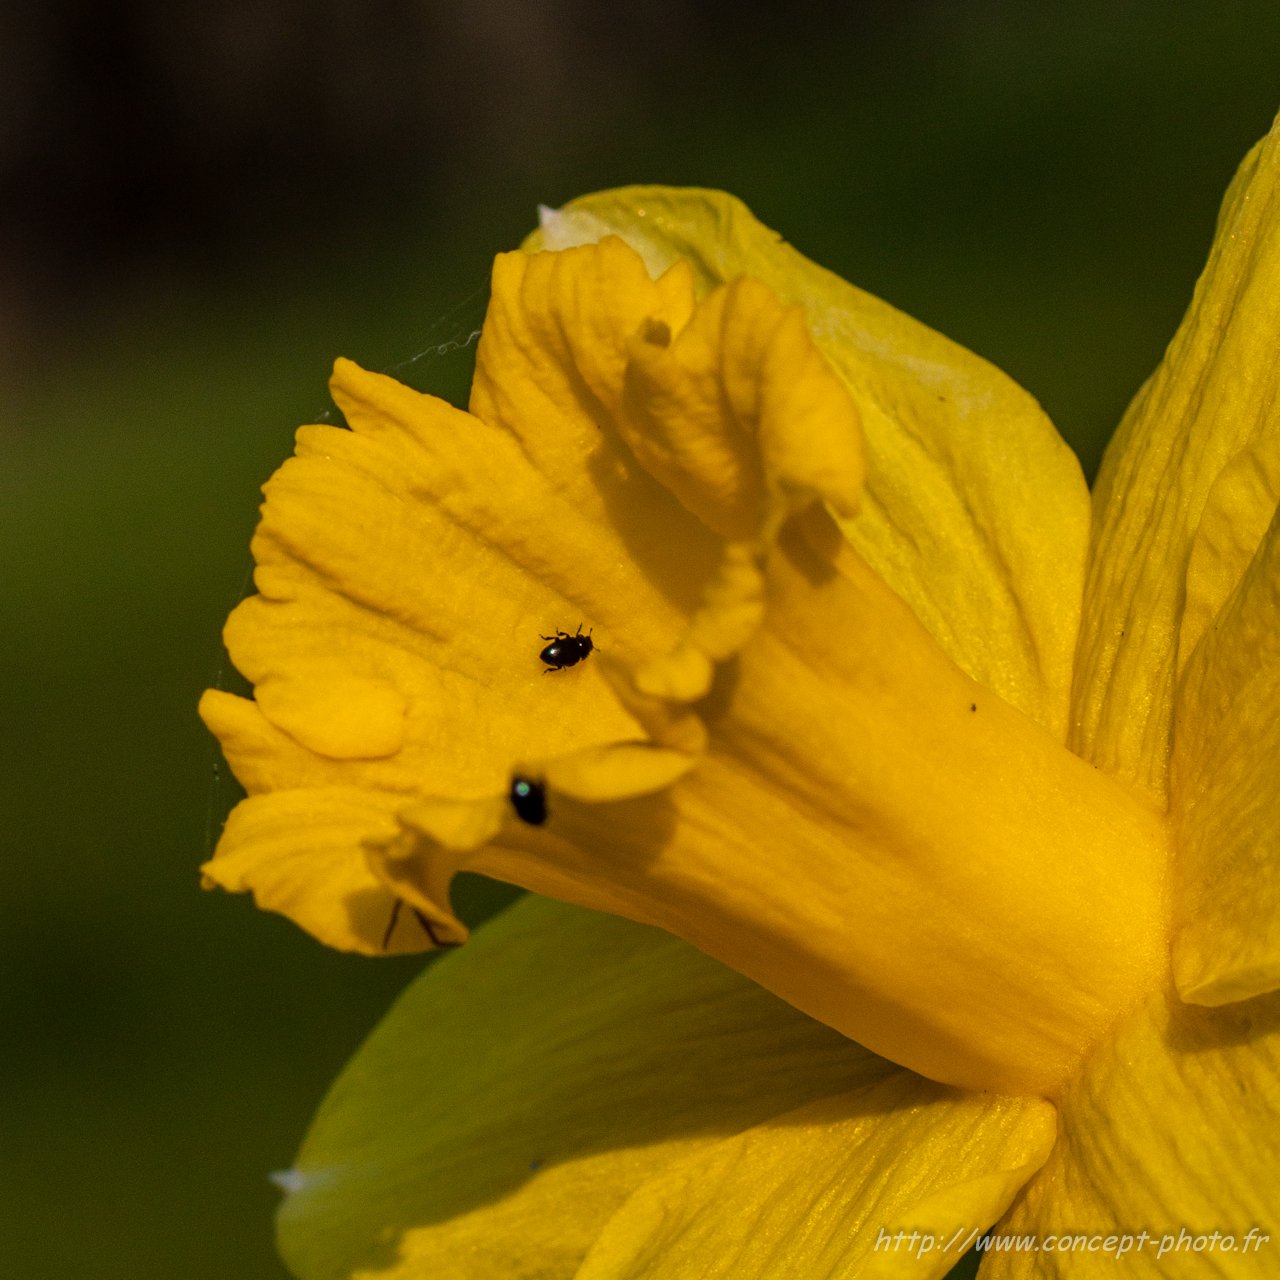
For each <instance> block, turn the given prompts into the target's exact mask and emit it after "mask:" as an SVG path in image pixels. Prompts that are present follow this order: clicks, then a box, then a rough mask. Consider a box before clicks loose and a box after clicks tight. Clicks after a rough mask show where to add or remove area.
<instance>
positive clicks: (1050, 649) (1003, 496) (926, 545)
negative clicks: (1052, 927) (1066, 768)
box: [526, 187, 1089, 736]
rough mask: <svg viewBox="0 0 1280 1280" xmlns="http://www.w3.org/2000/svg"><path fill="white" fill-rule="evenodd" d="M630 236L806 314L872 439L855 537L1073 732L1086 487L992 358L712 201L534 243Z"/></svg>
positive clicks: (964, 658)
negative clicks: (1070, 704)
mask: <svg viewBox="0 0 1280 1280" xmlns="http://www.w3.org/2000/svg"><path fill="white" fill-rule="evenodd" d="M609 234H616V235H620V236H622V237H623V239H625V240H626V241H627V242H628V243H629V244H630V245H632V246H633V247H634V248H635V249H636V250H637V251H638V252H639V253H640V254H641V255H642V256H643V257H644V259H645V261H646V263H647V264H648V266H649V270H650V272H651V273H652V274H658V273H660V272H662V271H664V270H666V269H667V268H668V267H669V266H670V264H671V263H672V262H674V261H676V260H677V259H688V260H689V261H690V262H691V263H692V264H693V268H694V272H695V275H696V279H697V282H698V285H699V287H700V289H701V290H702V291H704V292H705V291H708V290H710V289H711V288H712V287H714V286H715V285H718V284H722V283H724V282H726V281H729V280H733V279H735V278H737V277H738V276H742V275H746V276H751V277H753V278H754V279H755V280H758V281H760V282H762V283H763V284H765V285H767V286H768V287H769V288H770V289H771V290H772V291H773V292H774V293H776V294H777V296H778V297H779V298H781V299H782V301H783V302H785V303H791V304H797V303H798V304H800V305H801V306H803V307H804V310H805V315H806V318H807V320H808V325H809V329H810V331H811V333H812V334H813V338H814V340H815V341H816V343H817V345H818V347H819V349H820V350H821V351H822V353H823V354H824V355H825V356H826V358H827V359H828V360H829V361H830V363H831V365H832V367H833V368H834V370H835V371H836V373H837V374H838V375H839V376H840V378H841V379H842V380H843V381H844V383H845V385H846V386H847V388H848V390H849V393H850V394H851V396H852V397H853V400H854V402H855V403H856V405H857V408H858V412H859V415H860V417H861V420H862V429H863V433H864V435H865V437H866V442H867V452H868V456H869V462H868V479H867V489H866V500H865V502H864V503H863V506H862V509H861V511H860V513H859V515H858V517H857V519H856V521H854V522H852V523H849V524H847V526H846V533H847V535H848V536H849V537H850V539H851V540H852V541H853V542H854V544H855V545H856V546H857V547H858V548H859V550H860V551H861V552H862V553H863V555H864V556H865V557H866V559H867V560H868V562H869V563H870V564H871V565H872V567H873V568H874V569H876V570H877V571H878V572H879V573H880V574H881V575H882V576H883V577H884V578H885V580H886V581H887V582H888V583H889V584H890V585H891V586H892V587H893V588H894V590H896V591H897V592H898V593H899V594H900V595H901V596H902V597H903V598H904V599H905V600H906V601H907V602H908V604H910V605H911V607H912V609H913V610H914V611H915V613H916V614H917V616H918V617H919V618H920V620H921V621H922V622H923V623H924V625H925V626H926V627H927V628H928V629H929V630H930V632H931V633H932V634H933V635H934V636H935V637H936V638H937V639H938V641H939V642H940V643H941V644H942V646H943V648H944V649H945V650H946V651H947V653H948V654H949V655H950V656H951V657H952V658H953V659H954V660H955V661H956V662H957V663H958V664H959V665H960V666H961V668H963V669H964V670H965V671H966V672H967V673H968V674H969V675H971V676H972V677H973V678H974V679H976V680H978V681H979V682H980V683H981V684H984V685H986V686H987V687H988V688H990V689H992V690H994V691H995V692H997V693H999V694H1000V695H1001V697H1003V698H1005V699H1006V700H1007V701H1009V702H1011V703H1012V704H1013V705H1014V706H1016V707H1018V708H1019V709H1020V710H1022V711H1024V712H1025V713H1026V714H1028V715H1030V716H1032V717H1033V718H1034V719H1036V720H1038V721H1039V722H1040V723H1041V724H1042V725H1044V726H1045V727H1047V728H1048V729H1049V730H1050V731H1051V732H1053V733H1055V734H1056V735H1058V736H1062V735H1063V734H1064V733H1065V731H1066V722H1067V701H1066V690H1067V688H1068V685H1069V682H1070V677H1071V663H1072V657H1073V651H1074V647H1075V641H1076V631H1077V626H1078V620H1079V600H1080V590H1081V584H1082V581H1083V573H1084V561H1085V548H1086V540H1087V525H1088V510H1089V508H1088V502H1089V499H1088V493H1087V491H1086V489H1085V485H1084V481H1083V479H1082V477H1081V475H1080V469H1079V466H1078V464H1077V463H1076V460H1075V458H1074V456H1073V455H1072V454H1071V451H1070V450H1069V449H1068V448H1067V447H1066V445H1065V444H1063V442H1062V441H1061V440H1060V439H1059V438H1058V436H1057V434H1056V432H1054V430H1053V427H1052V426H1051V424H1050V423H1049V421H1048V419H1047V418H1046V417H1045V416H1044V414H1043V413H1042V412H1041V410H1040V408H1039V406H1038V405H1037V404H1036V403H1035V402H1034V401H1033V400H1032V399H1031V397H1030V396H1028V395H1027V394H1026V393H1025V392H1024V391H1022V390H1021V389H1020V388H1019V387H1017V386H1016V385H1015V384H1014V383H1013V382H1011V381H1010V380H1009V379H1008V378H1007V377H1005V375H1004V374H1002V373H1001V372H1000V371H999V370H997V369H995V368H993V367H992V366H991V365H989V364H987V362H986V361H984V360H982V359H980V358H979V357H977V356H975V355H972V354H971V353H970V352H968V351H965V350H964V349H963V348H961V347H958V346H956V345H955V344H954V343H952V342H950V341H948V340H947V339H946V338H944V337H942V336H941V335H940V334H937V333H935V332H933V331H932V330H931V329H928V328H927V327H926V326H924V325H922V324H919V323H918V322H916V321H914V320H912V319H910V318H909V317H908V316H905V315H903V314H902V313H901V312H898V311H896V310H894V309H893V308H892V307H890V306H888V305H887V304H885V303H883V302H881V301H880V300H879V299H877V298H873V297H871V296H870V295H868V294H865V293H863V292H861V291H860V290H858V289H855V288H853V287H852V286H851V285H848V284H846V283H845V282H844V281H842V280H840V279H839V278H838V277H836V276H834V275H832V274H831V273H830V272H828V271H824V270H823V269H822V268H821V267H818V266H817V265H815V264H814V263H812V262H810V261H808V260H807V259H806V258H804V257H802V256H801V255H800V254H798V253H797V252H796V251H795V250H794V249H792V248H791V246H790V245H787V244H786V243H784V242H783V241H782V240H781V239H780V238H779V237H778V236H777V234H776V233H775V232H772V231H770V230H769V229H768V228H767V227H764V226H762V225H761V224H760V223H759V222H757V221H756V220H755V219H754V218H753V217H752V216H751V214H750V212H749V211H748V210H747V209H746V207H745V206H744V205H742V204H741V202H739V201H737V200H735V199H733V197H731V196H727V195H724V194H723V193H721V192H716V191H700V190H693V189H689V190H680V189H676V188H669V187H626V188H622V189H620V190H616V191H606V192H601V193H599V194H597V195H592V196H586V197H583V198H582V199H579V200H575V201H573V202H572V203H571V204H569V205H567V206H566V207H565V208H564V209H561V210H555V211H551V210H547V211H545V212H544V224H543V228H542V230H541V231H540V232H538V233H535V235H534V236H532V237H531V238H530V239H529V241H528V242H527V246H526V247H528V248H530V249H541V248H551V249H563V248H565V247H567V246H568V245H573V244H582V243H588V242H592V241H596V240H599V239H601V238H602V237H603V236H606V235H609Z"/></svg>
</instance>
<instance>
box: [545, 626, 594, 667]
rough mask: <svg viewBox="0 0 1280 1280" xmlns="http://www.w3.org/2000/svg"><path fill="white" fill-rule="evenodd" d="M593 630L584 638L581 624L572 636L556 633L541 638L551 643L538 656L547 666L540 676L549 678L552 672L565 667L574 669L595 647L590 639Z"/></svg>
mask: <svg viewBox="0 0 1280 1280" xmlns="http://www.w3.org/2000/svg"><path fill="white" fill-rule="evenodd" d="M594 630H595V628H594V627H592V628H591V631H588V632H587V634H586V635H585V636H584V635H583V634H582V623H578V630H577V633H576V634H574V635H570V634H569V633H568V632H567V631H557V632H556V633H555V635H553V636H542V637H541V638H542V639H543V640H550V641H551V643H550V644H549V645H547V646H546V648H544V649H543V651H542V652H541V653H540V654H538V657H539V658H541V659H542V661H543V662H545V663H546V664H547V669H546V670H545V671H544V672H543V673H542V674H543V675H544V676H549V675H550V674H551V673H552V672H553V671H563V670H564V669H565V667H576V666H577V665H578V663H579V662H581V661H582V660H583V658H585V657H586V656H587V654H589V653H590V652H591V650H592V649H594V648H595V647H596V646H595V642H594V641H593V640H592V639H591V632H592V631H594Z"/></svg>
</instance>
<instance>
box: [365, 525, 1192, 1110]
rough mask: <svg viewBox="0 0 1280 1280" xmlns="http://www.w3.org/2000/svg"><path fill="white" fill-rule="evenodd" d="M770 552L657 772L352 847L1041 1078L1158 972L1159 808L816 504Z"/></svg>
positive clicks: (1034, 1083)
mask: <svg viewBox="0 0 1280 1280" xmlns="http://www.w3.org/2000/svg"><path fill="white" fill-rule="evenodd" d="M823 529H826V530H827V531H828V533H829V535H830V537H829V539H828V545H827V547H826V548H825V550H824V551H817V550H815V549H814V547H813V545H811V543H810V541H809V540H808V539H809V536H810V535H813V536H814V537H818V536H820V534H821V531H822V530H823ZM767 576H768V580H769V599H770V608H769V610H768V611H767V612H766V615H765V619H764V622H763V625H762V626H761V629H760V631H759V632H758V633H757V634H756V635H755V636H754V637H752V638H751V640H750V641H749V643H748V644H747V645H746V646H745V648H744V649H743V650H742V652H741V654H739V655H738V657H737V659H736V660H735V661H734V662H733V663H732V664H728V665H726V667H725V668H724V669H723V671H724V676H723V679H721V680H718V681H717V684H716V686H715V687H714V688H713V690H712V692H711V694H710V695H709V696H708V697H707V698H706V699H705V700H704V701H703V702H701V703H696V704H694V706H695V709H696V710H697V712H698V714H699V715H701V716H702V717H703V718H704V719H705V720H706V722H707V726H708V729H709V733H710V737H709V745H708V747H707V750H706V753H705V755H703V756H701V757H700V758H698V759H697V760H696V761H695V762H694V765H693V767H692V768H691V769H690V770H689V771H688V772H687V773H686V774H685V775H684V776H683V777H681V778H680V779H679V781H677V782H676V783H675V785H673V786H672V787H671V788H670V789H669V790H667V791H663V792H661V793H659V794H657V795H653V796H651V797H649V796H644V795H643V794H642V790H641V788H639V787H631V788H627V789H625V790H624V789H623V788H622V787H621V786H619V789H618V792H617V793H615V795H616V798H613V799H610V798H609V797H607V796H603V795H599V794H594V795H592V796H591V797H590V799H591V801H592V802H591V803H583V802H582V800H581V799H578V798H575V797H574V796H572V795H570V794H563V793H560V792H558V791H557V789H556V787H555V785H554V773H553V772H552V766H553V765H554V762H552V764H550V765H548V766H547V768H546V769H545V770H543V771H541V772H540V774H539V776H542V777H545V778H546V780H547V793H546V808H547V817H546V821H545V823H542V824H537V825H528V824H526V823H524V822H521V821H520V820H519V819H518V818H517V815H516V813H515V812H514V811H512V810H511V809H508V812H507V820H506V823H505V825H504V826H503V828H502V829H501V830H500V831H498V832H495V833H494V836H493V839H492V843H490V844H488V845H487V846H486V847H483V848H477V849H475V850H474V852H471V853H465V852H462V853H460V852H459V851H458V850H456V849H455V848H453V847H451V846H450V844H449V842H448V840H447V839H445V838H444V837H443V836H442V835H441V834H440V833H438V832H437V831H436V830H434V829H433V827H432V823H431V821H430V820H428V819H426V818H424V817H422V816H420V815H419V813H418V812H416V811H411V812H406V813H405V814H404V815H403V819H404V821H405V823H406V825H407V826H408V827H411V828H416V830H417V831H418V833H419V835H420V837H421V840H420V843H419V844H418V845H417V846H414V845H413V844H412V842H410V843H409V845H408V846H407V847H406V845H405V843H404V841H403V840H400V841H397V842H396V843H395V844H394V845H392V846H388V848H387V849H385V850H382V851H379V850H374V851H373V853H372V857H373V865H374V866H375V867H379V868H380V869H381V870H382V872H383V874H385V875H386V876H387V879H388V883H389V884H392V885H393V886H394V887H395V889H396V891H397V892H399V893H401V894H402V895H403V896H404V897H405V898H406V899H407V900H409V901H412V902H417V903H419V904H420V905H421V906H422V907H423V909H424V910H427V909H429V908H430V906H431V904H432V903H433V902H440V901H441V899H440V898H439V897H438V896H435V897H433V893H436V894H438V892H439V890H438V885H439V883H440V880H441V878H442V876H445V877H447V874H448V873H449V872H451V870H453V869H457V868H466V869H470V870H476V871H480V872H483V873H485V874H488V875H491V876H494V877H496V878H498V879H503V880H509V881H511V882H513V883H515V884H519V885H522V886H523V887H525V888H529V889H533V890H535V891H537V892H541V893H546V894H549V895H552V896H555V897H561V898H564V899H566V900H568V901H573V902H578V903H581V904H583V905H588V906H593V907H596V908H598V909H600V910H607V911H613V912H617V913H619V914H622V915H626V916H628V917H630V918H632V919H636V920H640V921H643V922H645V923H652V924H659V925H661V926H662V927H663V928H666V929H669V930H671V931H672V932H674V933H676V934H677V935H679V936H680V937H683V938H685V939H686V940H688V941H690V942H692V943H693V944H694V945H695V946H697V947H699V948H700V949H702V950H704V951H706V952H707V953H708V954H711V955H714V956H716V957H717V958H719V959H720V960H722V961H724V962H725V963H727V964H730V965H732V966H733V967H734V968H736V969H739V970H740V971H741V972H743V973H745V974H747V975H748V976H750V977H752V978H754V979H756V980H757V981H758V982H760V983H761V984H763V985H764V986H766V987H767V988H768V989H770V990H772V991H774V992H775V993H776V994H778V995H780V996H782V997H783V998H784V999H786V1000H788V1001H790V1002H791V1003H793V1004H795V1005H796V1006H797V1007H798V1008H801V1009H803V1010H805V1011H806V1012H807V1013H809V1014H811V1015H812V1016H814V1017H816V1018H820V1019H822V1020H823V1021H824V1022H827V1023H829V1024H830V1025H831V1026H833V1027H836V1028H837V1029H838V1030H840V1031H842V1032H844V1033H845V1034H846V1035H848V1036H850V1038H852V1039H855V1040H857V1041H859V1042H860V1043H862V1044H866V1045H868V1046H869V1047H871V1048H873V1049H875V1050H876V1051H877V1052H879V1053H882V1054H884V1055H885V1056H886V1057H889V1058H892V1059H893V1060H894V1061H896V1062H900V1063H902V1064H903V1065H905V1066H909V1067H911V1068H912V1069H913V1070H917V1071H920V1072H922V1073H923V1074H926V1075H929V1076H931V1077H933V1078H935V1079H941V1080H943V1081H946V1082H947V1083H952V1084H959V1085H962V1086H965V1087H972V1088H986V1089H993V1090H996V1091H1003V1092H1038V1091H1042V1090H1043V1091H1050V1090H1053V1089H1054V1088H1056V1087H1058V1086H1059V1085H1060V1084H1061V1082H1062V1081H1063V1079H1064V1078H1066V1077H1068V1076H1069V1075H1070V1074H1071V1073H1072V1072H1073V1071H1074V1070H1075V1068H1076V1066H1077V1065H1078V1062H1079V1060H1080V1058H1081V1056H1082V1055H1083V1054H1084V1053H1085V1052H1086V1051H1087V1049H1088V1048H1089V1046H1090V1045H1091V1043H1092V1042H1093V1041H1094V1039H1095V1038H1096V1037H1097V1036H1098V1035H1100V1034H1102V1033H1103V1032H1105V1030H1106V1028H1107V1027H1108V1026H1109V1024H1110V1023H1111V1021H1112V1020H1113V1019H1114V1018H1115V1017H1116V1016H1117V1015H1118V1014H1119V1013H1121V1012H1122V1011H1123V1010H1124V1009H1125V1008H1126V1007H1127V1006H1128V1005H1130V1004H1131V1003H1133V1002H1134V1001H1136V1000H1138V999H1140V998H1141V997H1142V995H1143V994H1145V992H1146V991H1147V990H1148V989H1149V984H1150V983H1151V981H1152V980H1153V974H1155V973H1158V972H1162V971H1163V966H1164V965H1165V963H1166V956H1167V936H1166V934H1165V926H1164V911H1163V902H1162V896H1163V895H1162V879H1163V875H1164V869H1165V858H1166V845H1165V833H1164V826H1163V822H1162V820H1161V818H1160V816H1159V815H1158V814H1156V813H1155V812H1154V811H1153V810H1151V809H1149V808H1148V807H1146V806H1145V805H1143V804H1141V803H1139V802H1137V801H1135V800H1134V799H1133V798H1132V797H1131V796H1130V795H1128V794H1127V793H1126V792H1124V791H1123V790H1122V789H1120V788H1118V787H1115V786H1114V785H1113V784H1112V783H1111V782H1110V781H1109V780H1108V779H1107V778H1106V777H1105V776H1104V775H1103V774H1101V773H1100V772H1099V771H1098V770H1097V769H1094V768H1092V767H1091V766H1089V765H1088V764H1086V763H1085V762H1084V761H1082V760H1080V759H1079V757H1077V756H1074V755H1072V754H1071V753H1070V752H1068V751H1067V750H1066V749H1065V748H1064V747H1063V746H1061V745H1060V744H1059V743H1057V742H1056V741H1055V740H1054V739H1053V738H1052V737H1050V736H1049V735H1048V734H1047V733H1045V732H1044V731H1043V730H1042V729H1040V728H1039V727H1038V726H1036V725H1035V724H1034V723H1033V722H1031V721H1030V720H1028V719H1027V718H1026V717H1024V716H1022V715H1021V714H1020V713H1019V712H1017V711H1016V710H1014V709H1013V708H1011V707H1009V706H1007V705H1006V704H1004V703H1002V702H1001V701H1000V700H999V699H998V698H996V697H994V696H993V695H992V694H991V693H990V692H989V691H988V690H984V689H982V688H981V687H980V686H978V685H976V684H975V683H974V682H972V681H971V680H969V679H968V678H967V677H966V676H964V675H963V673H961V672H960V671H959V670H958V669H957V668H956V667H955V666H954V665H953V664H951V663H950V662H949V661H948V659H947V658H946V657H945V655H943V654H942V653H941V651H940V650H939V648H938V646H937V645H936V643H935V642H934V641H933V639H932V638H931V637H930V636H929V635H928V634H927V633H926V632H925V631H924V629H923V628H922V627H921V626H920V624H919V623H918V621H917V620H916V619H915V617H914V615H913V614H912V613H911V611H910V610H909V609H907V607H906V606H905V605H904V604H903V602H902V601H901V600H899V599H898V598H897V597H896V596H894V595H893V593H892V592H890V591H889V590H888V588H886V587H885V586H884V584H883V583H882V582H880V580H879V579H878V578H877V577H876V576H875V575H874V574H873V573H871V571H870V570H869V569H868V568H867V567H866V565H865V564H864V563H863V562H862V561H861V559H860V558H859V557H858V555H857V553H856V552H855V551H853V550H852V548H850V547H849V546H848V544H847V543H845V542H844V541H843V540H842V539H841V538H840V537H839V535H838V533H836V532H835V530H834V529H833V528H832V527H831V525H830V519H829V517H828V516H827V515H826V513H825V512H822V511H821V510H820V509H814V510H813V511H812V513H811V515H810V516H809V517H807V518H806V520H805V521H797V522H796V525H795V527H790V526H789V527H788V529H787V530H785V531H784V534H783V537H782V539H781V542H780V545H779V548H778V549H777V551H776V552H775V553H774V554H773V555H772V556H771V557H770V559H769V567H768V575H767ZM606 750H607V749H606ZM380 860H381V861H380ZM418 895H421V896H418Z"/></svg>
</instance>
